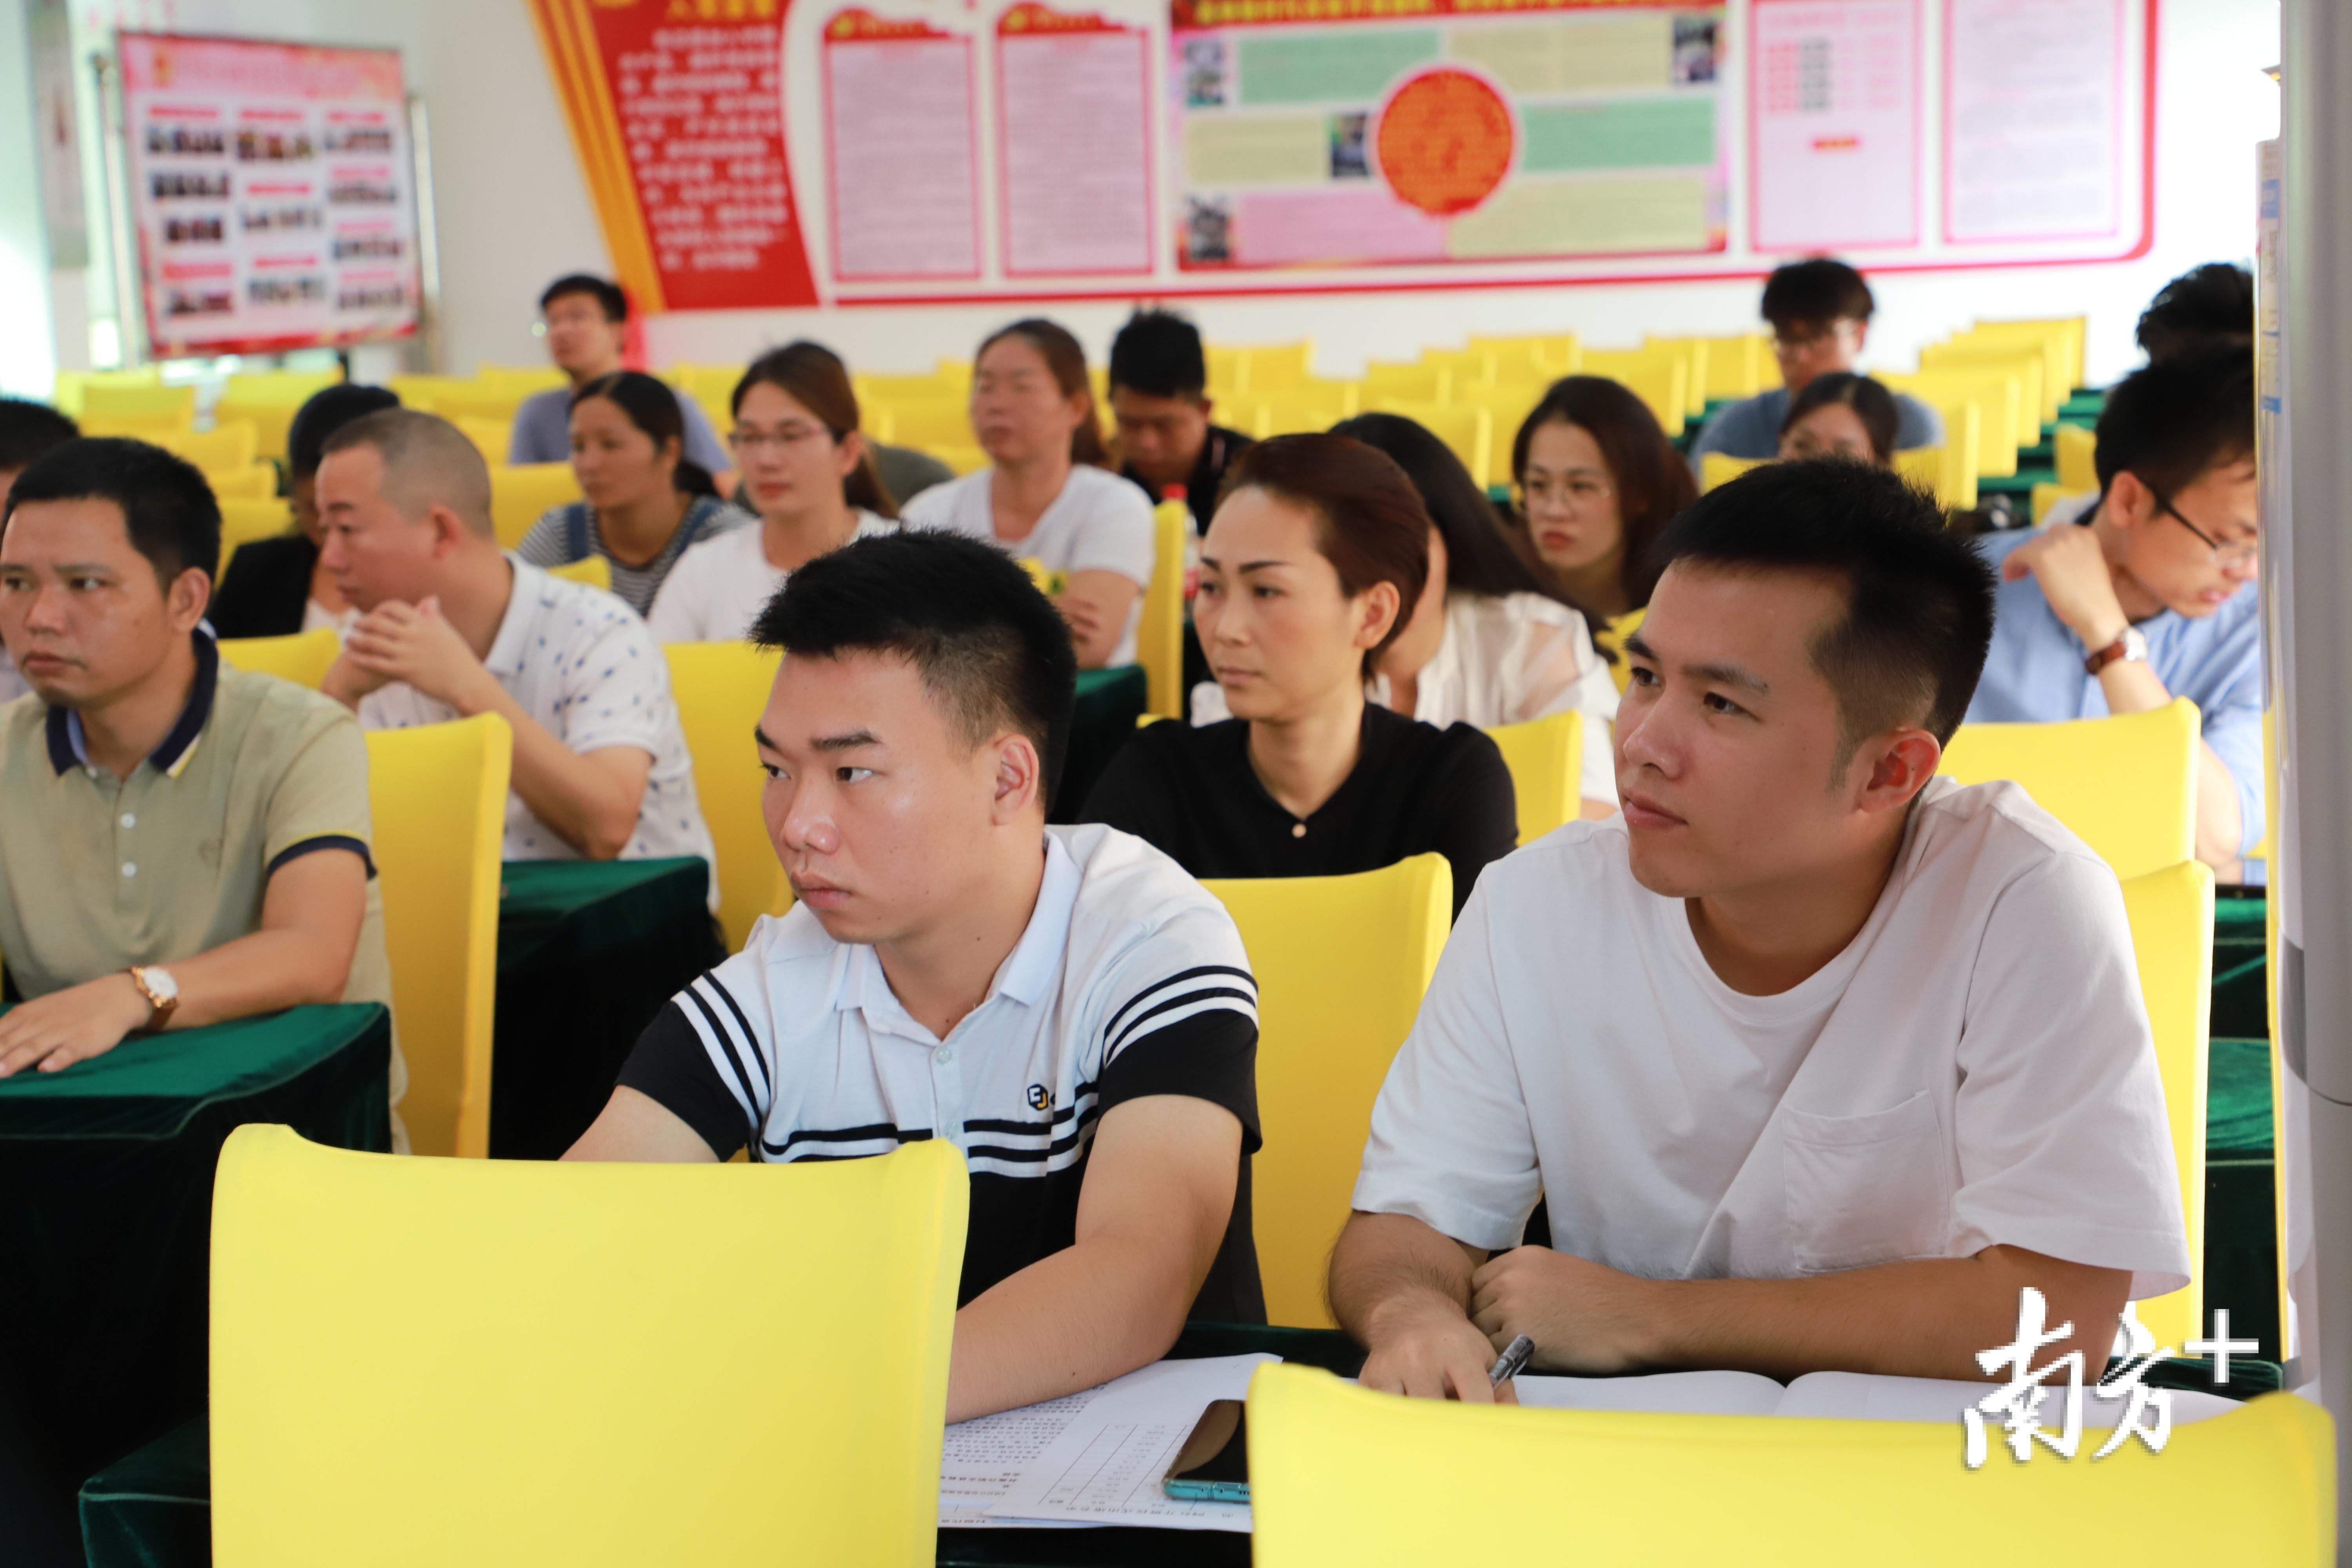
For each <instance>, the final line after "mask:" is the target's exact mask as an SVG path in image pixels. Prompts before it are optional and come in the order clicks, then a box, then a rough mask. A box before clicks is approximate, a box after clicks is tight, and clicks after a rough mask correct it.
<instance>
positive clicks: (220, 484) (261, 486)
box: [199, 462, 284, 510]
mask: <svg viewBox="0 0 2352 1568" xmlns="http://www.w3.org/2000/svg"><path fill="white" fill-rule="evenodd" d="M199 466H201V465H199ZM205 484H206V485H208V486H210V487H211V489H212V492H213V499H214V500H224V501H226V500H271V499H273V498H274V497H275V496H276V495H277V494H278V466H277V465H276V464H275V463H268V462H252V463H247V464H246V465H244V466H243V467H242V468H206V469H205ZM280 510H284V509H283V507H282V505H281V507H280Z"/></svg>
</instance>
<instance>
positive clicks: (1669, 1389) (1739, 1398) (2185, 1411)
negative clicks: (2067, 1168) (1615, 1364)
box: [1515, 1372, 2238, 1426]
mask: <svg viewBox="0 0 2352 1568" xmlns="http://www.w3.org/2000/svg"><path fill="white" fill-rule="evenodd" d="M1515 1382H1516V1384H1517V1388H1518V1392H1519V1403H1520V1404H1521V1405H1534V1406H1537V1407H1538V1408H1540V1409H1546V1410H1646V1411H1657V1412H1662V1413H1665V1414H1671V1415H1814V1416H1831V1417H1838V1418H1843V1419H1845V1420H1850V1421H1936V1422H1943V1423H1947V1424H1949V1425H1951V1426H1958V1425H1959V1423H1960V1413H1961V1412H1962V1411H1964V1410H1966V1409H1968V1407H1969V1405H1974V1404H1975V1403H1977V1401H1979V1400H1980V1399H1982V1398H1983V1397H1984V1396H1985V1395H1986V1394H1990V1393H1991V1392H1993V1390H1994V1389H1995V1388H1997V1387H1998V1386H2000V1385H1999V1384H1992V1383H1959V1382H1952V1381H1947V1380H1945V1379H1942V1378H1934V1377H1878V1376H1873V1375H1870V1374H1868V1373H1859V1372H1810V1373H1806V1374H1805V1375H1804V1376H1802V1377H1801V1378H1799V1379H1797V1380H1796V1381H1795V1382H1794V1383H1791V1384H1789V1385H1788V1386H1787V1387H1785V1388H1784V1387H1782V1386H1781V1385H1780V1384H1778V1383H1775V1382H1774V1381H1772V1379H1770V1378H1769V1377H1759V1375H1757V1374H1756V1373H1752V1372H1661V1373H1651V1374H1649V1375H1648V1376H1645V1377H1530V1376H1525V1375H1522V1376H1520V1377H1519V1378H1517V1379H1516V1380H1515ZM2065 1392H2066V1390H2065V1384H2063V1382H2062V1383H2060V1384H2057V1385H2056V1386H2055V1387H2053V1389H2052V1390H2051V1396H2050V1398H2049V1399H2048V1400H2047V1401H2045V1402H2044V1403H2043V1405H2042V1409H2043V1410H2044V1412H2045V1415H2044V1417H2043V1418H2044V1419H2045V1420H2051V1421H2054V1420H2055V1419H2056V1417H2057V1415H2058V1412H2059V1410H2060V1407H2061V1403H2062V1402H2063V1399H2064V1398H2065ZM2129 1406H2130V1401H2129V1400H2128V1399H2125V1398H2116V1399H2105V1398H2101V1397H2100V1396H2099V1393H2098V1390H2097V1388H2096V1387H2095V1385H2093V1384H2090V1383H2087V1382H2086V1383H2084V1385H2083V1425H2084V1426H2114V1425H2115V1424H2116V1422H2117V1421H2120V1420H2121V1419H2123V1415H2124V1412H2125V1411H2126V1409H2128V1408H2129ZM2236 1408H2238V1405H2237V1402H2236V1401H2235V1400H2231V1399H2224V1398H2222V1397H2221V1395H2220V1394H2200V1393H2199V1392H2198V1391H2196V1390H2195V1389H2175V1390H2174V1391H2173V1394H2172V1420H2173V1424H2174V1425H2175V1426H2185V1425H2187V1424H2188V1423H2189V1422H2191V1421H2202V1420H2204V1419H2206V1418H2207V1417H2208V1416H2213V1415H2222V1414H2224V1413H2225V1412H2228V1411H2231V1410H2235V1409H2236Z"/></svg>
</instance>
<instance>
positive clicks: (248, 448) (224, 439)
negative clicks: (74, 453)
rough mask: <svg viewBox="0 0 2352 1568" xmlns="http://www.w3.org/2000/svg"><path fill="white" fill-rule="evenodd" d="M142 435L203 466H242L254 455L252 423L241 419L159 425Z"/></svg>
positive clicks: (165, 448)
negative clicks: (196, 425)
mask: <svg viewBox="0 0 2352 1568" xmlns="http://www.w3.org/2000/svg"><path fill="white" fill-rule="evenodd" d="M86 433H89V432H86ZM99 433H101V434H103V433H104V432H99ZM140 439H142V440H144V441H148V442H150V443H152V444H153V445H155V446H158V447H163V450H165V451H167V452H169V453H171V454H172V455H173V456H174V457H178V458H186V459H187V460H188V461H189V462H191V463H194V465H195V466H196V467H198V468H220V469H229V468H244V467H246V466H247V464H249V463H251V462H252V461H253V459H254V432H253V426H250V425H248V424H246V423H244V422H243V421H242V420H238V421H233V422H231V423H229V424H226V425H223V424H219V423H215V425H214V426H213V427H212V428H211V429H209V430H194V429H187V428H175V429H161V428H159V429H156V430H154V431H153V432H152V433H151V434H145V435H142V436H141V437H140Z"/></svg>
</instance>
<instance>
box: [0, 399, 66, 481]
mask: <svg viewBox="0 0 2352 1568" xmlns="http://www.w3.org/2000/svg"><path fill="white" fill-rule="evenodd" d="M80 434H81V429H80V427H79V426H77V425H75V424H74V422H73V421H72V420H70V419H68V418H67V417H66V416H64V415H62V414H60V413H58V411H57V410H56V409H54V408H52V407H50V406H49V405H47V404H46V403H30V402H27V401H26V400H25V399H24V398H21V397H0V473H7V472H10V471H12V470H14V469H16V468H29V467H31V466H32V462H33V459H35V458H38V457H39V456H40V455H41V454H42V453H44V452H46V451H47V450H48V449H49V448H50V447H62V446H64V445H65V444H66V443H67V442H68V441H70V440H72V439H73V438H74V437H77V436H79V435H80Z"/></svg>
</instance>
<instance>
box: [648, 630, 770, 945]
mask: <svg viewBox="0 0 2352 1568" xmlns="http://www.w3.org/2000/svg"><path fill="white" fill-rule="evenodd" d="M662 657H663V658H666V659H667V660H668V661H669V686H670V693H671V696H672V697H673V699H674V700H676V701H677V719H678V726H679V728H680V729H682V730H683V731H685V732H686V749H687V752H688V754H689V755H691V756H692V757H693V759H694V790H695V797H696V798H697V799H698V800H699V801H700V802H701V804H702V816H703V820H704V821H705V822H707V823H709V825H710V842H711V845H712V847H713V848H714V849H716V851H717V852H718V856H719V862H718V869H719V926H720V928H721V929H722V930H723V931H726V933H727V951H728V952H741V951H742V949H743V944H744V942H747V941H749V940H750V938H751V927H752V926H753V925H754V924H755V923H756V922H757V921H759V918H760V917H761V915H781V914H782V913H783V912H784V911H785V910H788V909H790V908H792V905H793V890H792V884H791V883H790V882H789V881H787V880H786V879H785V877H784V868H783V866H782V863H780V862H779V861H778V860H777V858H776V847H775V844H774V842H773V841H772V839H770V838H769V837H768V824H767V818H766V817H765V816H762V815H761V810H760V799H761V795H762V794H763V793H764V791H765V788H766V784H767V774H766V773H762V772H761V769H760V759H759V757H758V755H757V753H756V752H753V750H752V747H751V730H752V727H753V726H754V725H756V724H758V723H759V721H760V715H761V713H762V712H764V711H765V710H767V706H768V689H769V688H771V687H772V686H773V685H774V684H775V681H776V668H777V666H778V665H780V664H781V663H782V661H783V655H782V653H780V652H778V651H776V650H775V649H772V648H756V647H752V646H751V644H750V643H747V642H696V643H671V644H669V645H668V646H667V647H664V648H663V649H662Z"/></svg>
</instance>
